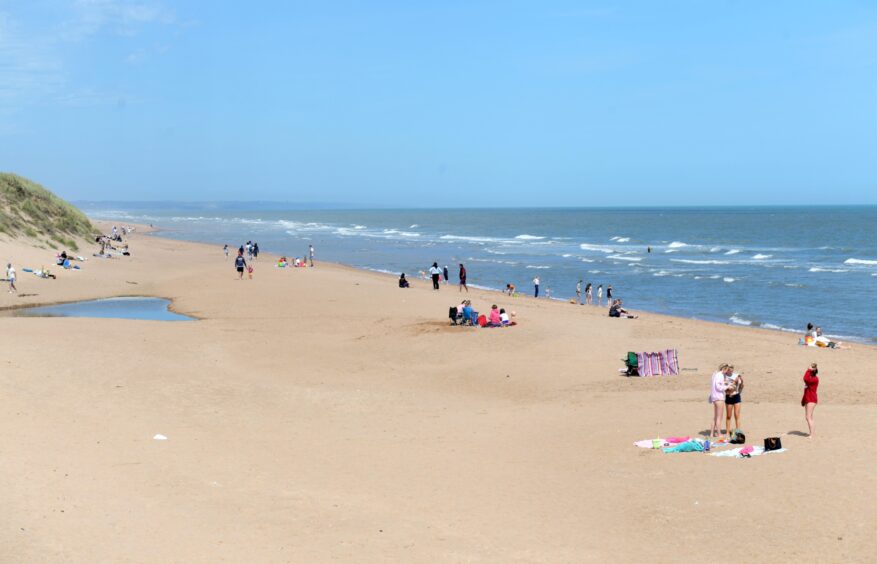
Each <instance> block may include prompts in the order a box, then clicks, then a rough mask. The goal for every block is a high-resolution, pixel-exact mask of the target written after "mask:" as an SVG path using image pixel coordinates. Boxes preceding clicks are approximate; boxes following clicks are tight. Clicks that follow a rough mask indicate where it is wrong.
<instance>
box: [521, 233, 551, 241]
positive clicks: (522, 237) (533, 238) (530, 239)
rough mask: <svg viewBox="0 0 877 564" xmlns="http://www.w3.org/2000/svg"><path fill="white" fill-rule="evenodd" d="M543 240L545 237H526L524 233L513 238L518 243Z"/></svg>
mask: <svg viewBox="0 0 877 564" xmlns="http://www.w3.org/2000/svg"><path fill="white" fill-rule="evenodd" d="M544 238H545V237H539V236H538V235H527V234H526V233H524V234H523V235H517V236H515V239H517V240H519V241H540V240H542V239H544Z"/></svg>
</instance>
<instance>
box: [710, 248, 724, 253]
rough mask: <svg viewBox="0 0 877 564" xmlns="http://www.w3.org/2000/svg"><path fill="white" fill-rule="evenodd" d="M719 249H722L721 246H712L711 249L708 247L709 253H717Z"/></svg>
mask: <svg viewBox="0 0 877 564" xmlns="http://www.w3.org/2000/svg"><path fill="white" fill-rule="evenodd" d="M721 250H722V248H721V247H713V248H712V249H710V252H711V253H717V252H719V251H721Z"/></svg>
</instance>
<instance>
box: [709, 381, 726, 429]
mask: <svg viewBox="0 0 877 564" xmlns="http://www.w3.org/2000/svg"><path fill="white" fill-rule="evenodd" d="M727 368H728V365H727V364H723V365H721V366H719V369H718V371H716V372H715V373H713V379H712V385H711V386H710V396H709V402H710V403H711V404H712V406H713V425H712V427H711V428H710V438H711V439H715V438H718V436H719V433H720V432H721V429H722V412H723V411H725V390H726V389H727V384H725V371H726V370H727ZM726 438H727V437H726Z"/></svg>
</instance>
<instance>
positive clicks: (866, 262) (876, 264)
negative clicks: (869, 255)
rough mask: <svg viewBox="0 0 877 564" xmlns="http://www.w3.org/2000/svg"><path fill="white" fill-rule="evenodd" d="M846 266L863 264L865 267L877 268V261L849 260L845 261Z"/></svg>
mask: <svg viewBox="0 0 877 564" xmlns="http://www.w3.org/2000/svg"><path fill="white" fill-rule="evenodd" d="M844 264H862V265H865V266H877V260H866V259H857V258H848V259H847V260H845V261H844Z"/></svg>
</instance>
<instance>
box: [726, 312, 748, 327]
mask: <svg viewBox="0 0 877 564" xmlns="http://www.w3.org/2000/svg"><path fill="white" fill-rule="evenodd" d="M728 321H730V322H731V323H734V324H736V325H745V326H747V327H749V326H750V325H752V322H751V321H749V320H748V319H744V318H742V317H737V315H736V314H734V315H732V316H731V317H729V318H728Z"/></svg>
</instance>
